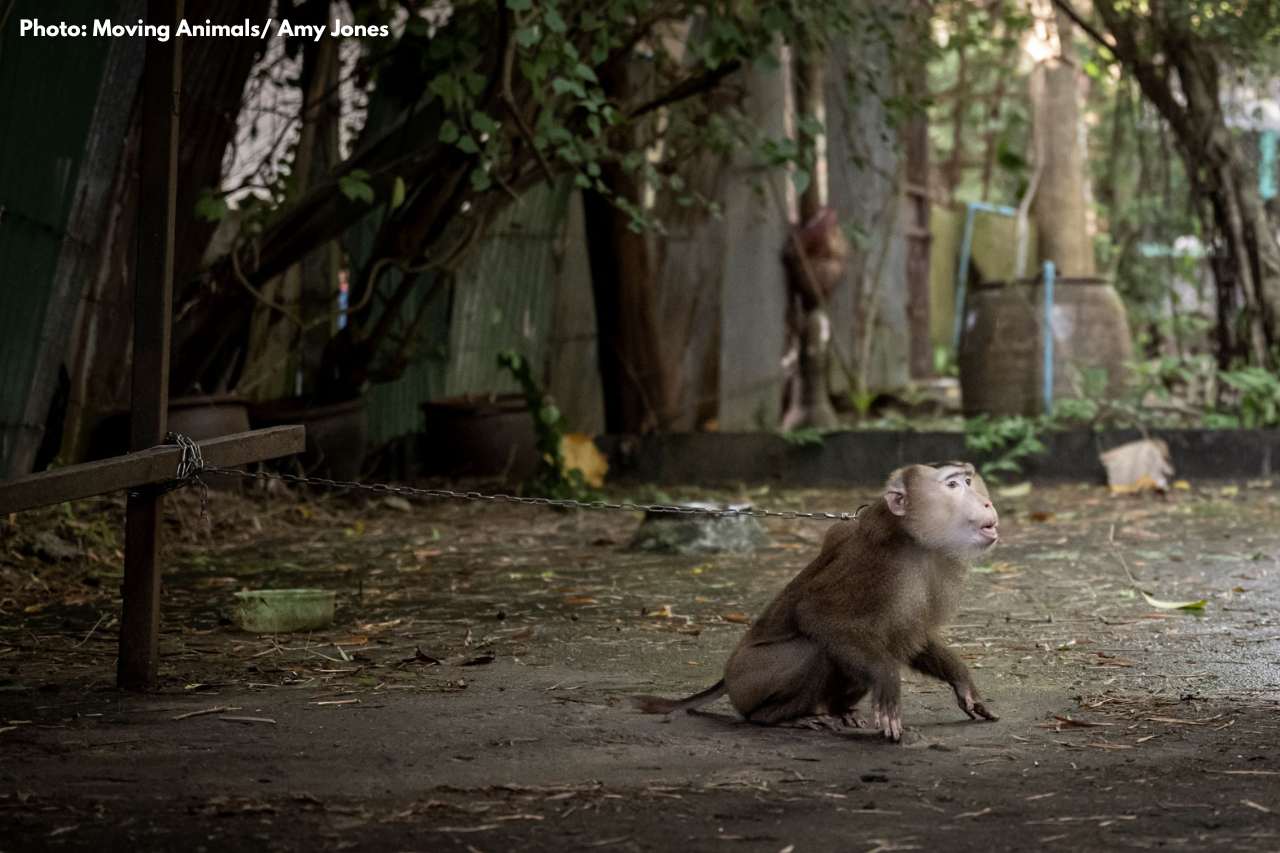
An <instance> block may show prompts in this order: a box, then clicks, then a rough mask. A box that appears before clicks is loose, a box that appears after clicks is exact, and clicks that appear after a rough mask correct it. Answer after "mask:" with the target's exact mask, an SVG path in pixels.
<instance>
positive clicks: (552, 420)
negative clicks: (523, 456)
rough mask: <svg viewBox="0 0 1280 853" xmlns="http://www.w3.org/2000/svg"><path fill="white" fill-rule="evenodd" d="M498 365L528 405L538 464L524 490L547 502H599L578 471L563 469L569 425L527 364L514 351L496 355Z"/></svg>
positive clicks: (527, 362) (525, 360)
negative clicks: (547, 500) (546, 498)
mask: <svg viewBox="0 0 1280 853" xmlns="http://www.w3.org/2000/svg"><path fill="white" fill-rule="evenodd" d="M498 364H499V365H501V366H502V367H505V368H506V369H507V370H509V371H510V372H511V375H512V376H513V377H515V380H516V381H517V382H518V383H520V390H521V391H522V392H523V393H524V398H525V400H526V401H527V402H528V404H529V414H530V415H532V416H533V431H534V436H535V437H536V440H537V447H538V456H539V463H538V472H537V474H535V475H534V477H533V479H532V480H531V481H530V482H529V483H528V484H526V488H527V489H528V490H529V491H530V492H533V493H536V494H539V495H541V496H543V497H548V498H568V499H570V500H595V499H596V498H598V497H599V495H598V494H596V492H594V491H592V490H591V488H590V487H589V486H588V485H587V482H586V479H585V478H584V477H583V474H582V472H581V471H579V470H578V469H577V468H573V469H571V470H566V469H565V464H564V452H563V450H562V447H563V441H564V436H565V433H567V432H568V431H569V425H568V422H567V421H565V418H564V414H563V413H562V412H561V411H560V408H559V407H558V406H557V405H556V403H555V400H553V399H552V398H551V395H550V394H548V393H547V392H546V391H545V390H543V388H542V387H541V386H540V385H539V384H538V381H537V380H536V379H534V378H533V371H532V370H530V368H529V360H528V359H527V358H525V357H524V356H522V355H520V354H519V353H517V352H515V351H513V350H507V351H506V352H503V353H500V354H499V355H498Z"/></svg>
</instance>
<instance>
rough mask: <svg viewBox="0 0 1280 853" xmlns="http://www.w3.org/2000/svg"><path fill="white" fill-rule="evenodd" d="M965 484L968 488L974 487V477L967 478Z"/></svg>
mask: <svg viewBox="0 0 1280 853" xmlns="http://www.w3.org/2000/svg"><path fill="white" fill-rule="evenodd" d="M964 484H965V485H966V486H972V485H973V478H972V477H965V478H964Z"/></svg>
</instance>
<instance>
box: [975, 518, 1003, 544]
mask: <svg viewBox="0 0 1280 853" xmlns="http://www.w3.org/2000/svg"><path fill="white" fill-rule="evenodd" d="M978 534H979V535H980V536H982V538H983V539H986V540H988V541H989V543H990V544H992V545H994V544H995V542H996V540H997V539H999V538H1000V525H999V523H998V522H995V521H991V522H988V523H986V524H984V525H982V526H981V527H979V528H978Z"/></svg>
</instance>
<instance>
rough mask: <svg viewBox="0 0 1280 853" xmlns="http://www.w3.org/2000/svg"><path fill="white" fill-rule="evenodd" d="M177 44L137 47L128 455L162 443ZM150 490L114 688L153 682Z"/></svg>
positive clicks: (131, 571) (127, 582) (138, 520)
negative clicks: (138, 125) (138, 122)
mask: <svg viewBox="0 0 1280 853" xmlns="http://www.w3.org/2000/svg"><path fill="white" fill-rule="evenodd" d="M182 7H183V0H176V2H173V0H148V2H147V23H149V24H153V25H161V26H163V27H164V28H165V29H166V30H168V31H170V32H172V31H173V29H174V28H175V26H176V25H177V23H178V19H180V18H181V17H182ZM181 92H182V39H180V38H174V39H172V40H169V41H163V42H161V41H156V40H154V39H153V40H151V41H149V42H147V52H146V58H145V60H144V61H143V66H142V131H141V134H140V136H141V149H142V151H141V157H140V161H141V163H142V167H141V169H140V172H141V174H140V181H139V183H140V188H139V193H138V254H137V259H136V267H135V268H136V270H137V284H136V286H135V288H134V295H133V385H132V387H131V389H130V392H129V395H130V405H129V410H130V416H129V447H130V449H131V450H134V451H138V450H143V449H145V448H149V447H153V446H154V445H157V444H159V443H160V442H161V441H163V440H164V434H165V426H166V423H167V420H168V415H169V338H170V327H171V325H172V322H173V307H172V305H173V296H172V294H173V255H174V237H173V232H174V213H175V209H176V206H177V189H178V109H179V103H180V98H181ZM162 500H163V498H162V496H161V493H160V492H158V491H156V490H155V489H150V488H144V489H137V490H134V491H131V492H129V502H128V504H127V507H126V510H125V528H124V530H125V534H124V584H123V597H124V611H123V612H122V613H121V615H120V655H119V658H118V666H117V669H116V682H117V683H118V684H119V685H120V686H121V687H124V688H133V689H138V688H146V687H150V686H152V685H153V684H154V683H155V680H156V661H157V658H158V652H157V649H158V645H159V632H160V566H159V563H158V559H159V558H158V554H159V546H160V508H161V501H162Z"/></svg>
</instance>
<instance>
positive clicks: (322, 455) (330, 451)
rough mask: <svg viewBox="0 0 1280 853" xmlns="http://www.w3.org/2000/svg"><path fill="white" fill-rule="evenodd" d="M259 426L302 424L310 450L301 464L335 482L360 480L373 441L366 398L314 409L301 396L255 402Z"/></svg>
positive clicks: (253, 413) (252, 414)
mask: <svg viewBox="0 0 1280 853" xmlns="http://www.w3.org/2000/svg"><path fill="white" fill-rule="evenodd" d="M249 414H250V418H251V420H252V421H253V424H254V426H255V427H268V426H279V425H281V424H302V425H303V426H305V427H306V428H307V447H306V451H305V452H304V453H303V455H302V458H301V461H302V466H303V468H304V469H305V470H306V472H307V474H309V475H315V476H320V477H330V478H332V479H334V480H357V479H359V478H360V473H361V469H362V466H363V465H364V455H365V451H366V450H367V445H368V442H369V411H368V408H367V407H366V405H365V399H364V397H356V398H355V399H352V400H346V401H344V402H341V403H329V404H326V405H323V406H313V405H311V404H309V403H307V401H305V400H303V399H302V398H300V397H291V398H287V399H284V400H272V401H270V402H266V403H254V404H253V405H252V406H251V407H250V411H249Z"/></svg>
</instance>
